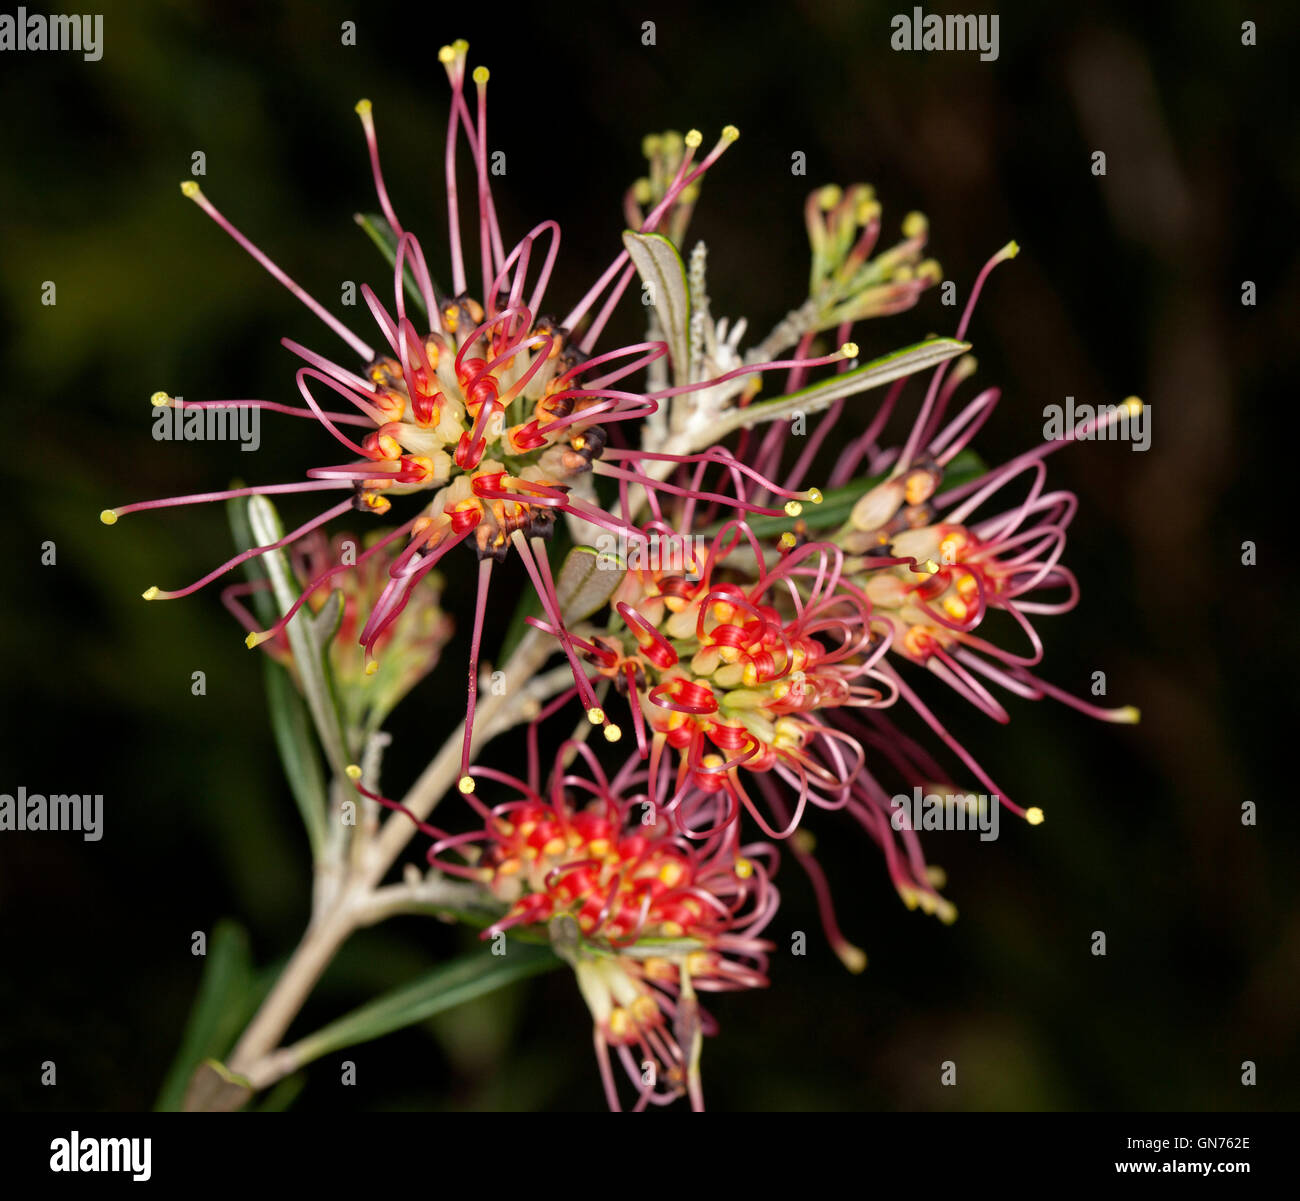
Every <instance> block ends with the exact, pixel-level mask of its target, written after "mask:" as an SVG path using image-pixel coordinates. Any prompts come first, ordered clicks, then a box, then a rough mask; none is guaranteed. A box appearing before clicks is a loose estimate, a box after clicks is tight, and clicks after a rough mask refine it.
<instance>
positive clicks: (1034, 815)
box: [1025, 805, 1043, 826]
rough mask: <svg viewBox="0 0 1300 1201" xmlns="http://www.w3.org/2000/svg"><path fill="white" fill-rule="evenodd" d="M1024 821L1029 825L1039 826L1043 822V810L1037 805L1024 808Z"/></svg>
mask: <svg viewBox="0 0 1300 1201" xmlns="http://www.w3.org/2000/svg"><path fill="white" fill-rule="evenodd" d="M1025 821H1027V822H1028V823H1029V824H1030V825H1031V826H1041V825H1042V824H1043V811H1042V810H1041V809H1040V808H1039V807H1038V806H1037V805H1035V806H1034V807H1033V808H1032V809H1026V810H1025Z"/></svg>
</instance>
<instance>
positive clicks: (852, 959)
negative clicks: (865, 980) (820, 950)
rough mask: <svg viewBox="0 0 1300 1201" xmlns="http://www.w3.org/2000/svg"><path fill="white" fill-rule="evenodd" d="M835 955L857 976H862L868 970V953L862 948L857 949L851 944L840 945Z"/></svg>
mask: <svg viewBox="0 0 1300 1201" xmlns="http://www.w3.org/2000/svg"><path fill="white" fill-rule="evenodd" d="M835 954H836V955H838V956H839V957H840V962H841V963H842V964H843V965H844V966H845V967H846V968H848V969H849V971H851V972H852V973H853V974H854V975H855V976H859V975H861V974H862V973H863V972H864V971H865V970H866V967H867V953H866V952H865V951H864V950H863V949H862V948H861V947H855V946H854V945H853V944H852V943H851V942H844V943H840V945H839V946H837V947H836V948H835Z"/></svg>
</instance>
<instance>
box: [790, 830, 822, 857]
mask: <svg viewBox="0 0 1300 1201" xmlns="http://www.w3.org/2000/svg"><path fill="white" fill-rule="evenodd" d="M791 841H792V842H793V843H794V845H795V846H796V847H797V848H798V849H799V850H800V851H802V852H803V853H804V854H805V855H811V854H812V853H813V852H814V851H815V850H816V849H817V839H815V838H814V837H813V836H812V832H811V831H810V830H796V831H795V832H794V837H793V838H792V839H791Z"/></svg>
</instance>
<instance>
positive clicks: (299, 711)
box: [262, 655, 329, 863]
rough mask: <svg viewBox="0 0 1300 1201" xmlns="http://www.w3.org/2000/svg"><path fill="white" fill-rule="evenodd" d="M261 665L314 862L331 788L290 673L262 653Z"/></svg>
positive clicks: (323, 834) (321, 845)
mask: <svg viewBox="0 0 1300 1201" xmlns="http://www.w3.org/2000/svg"><path fill="white" fill-rule="evenodd" d="M262 666H263V674H264V676H265V680H266V699H267V706H268V709H269V711H270V714H271V732H272V733H273V734H274V735H275V747H276V750H277V751H279V753H280V762H281V764H282V765H283V767H284V774H285V778H286V779H287V780H288V781H289V790H290V791H291V792H292V793H293V799H294V801H295V802H296V804H297V806H298V812H299V813H300V814H302V823H303V825H304V826H305V827H306V828H307V842H308V844H309V845H310V847H311V855H312V862H313V863H315V862H317V861H318V860H319V858H320V855H321V854H323V853H324V850H325V837H326V833H327V831H326V825H325V823H326V814H327V813H328V812H329V791H328V787H327V784H326V781H325V772H324V771H323V769H322V768H321V762H320V752H319V750H318V747H317V743H316V736H315V732H314V730H313V728H312V722H311V714H310V713H309V712H308V711H307V706H306V704H305V703H304V701H303V699H302V696H301V695H300V694H299V692H298V689H297V688H296V687H294V683H293V680H292V679H291V678H290V676H289V673H288V672H287V671H286V670H285V669H284V668H283V667H282V666H281V665H280V664H279V663H277V662H276V661H275V660H274V659H272V658H271V656H270V655H263V656H262Z"/></svg>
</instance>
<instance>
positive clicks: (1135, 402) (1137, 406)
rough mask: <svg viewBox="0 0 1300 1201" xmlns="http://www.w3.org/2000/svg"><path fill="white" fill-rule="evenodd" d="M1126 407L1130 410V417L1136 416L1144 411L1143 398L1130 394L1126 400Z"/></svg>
mask: <svg viewBox="0 0 1300 1201" xmlns="http://www.w3.org/2000/svg"><path fill="white" fill-rule="evenodd" d="M1124 407H1125V408H1126V409H1127V410H1128V415H1129V416H1130V417H1136V416H1137V415H1138V414H1139V413H1140V412H1142V398H1141V397H1139V396H1130V397H1129V398H1128V399H1127V400H1126V401H1125V402H1124Z"/></svg>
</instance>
